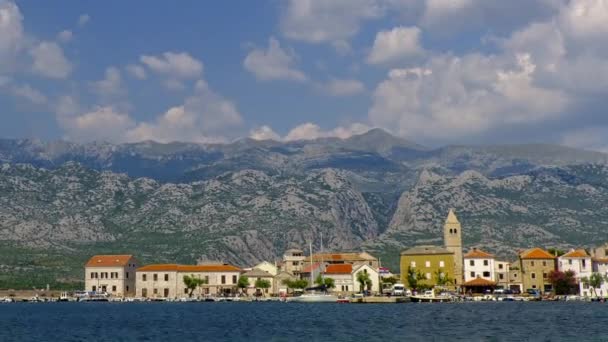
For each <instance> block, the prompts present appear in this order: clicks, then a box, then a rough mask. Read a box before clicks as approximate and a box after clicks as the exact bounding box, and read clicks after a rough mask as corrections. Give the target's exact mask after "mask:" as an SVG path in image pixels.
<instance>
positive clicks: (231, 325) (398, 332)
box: [0, 302, 608, 342]
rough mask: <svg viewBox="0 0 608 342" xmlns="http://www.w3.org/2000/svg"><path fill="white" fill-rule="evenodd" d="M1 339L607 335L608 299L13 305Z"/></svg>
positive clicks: (4, 314) (3, 315)
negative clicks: (383, 302) (601, 300)
mask: <svg viewBox="0 0 608 342" xmlns="http://www.w3.org/2000/svg"><path fill="white" fill-rule="evenodd" d="M0 341H188V342H190V341H308V342H310V341H357V342H368V341H518V342H521V341H608V303H585V302H470V303H468V302H465V303H404V304H322V303H319V304H309V303H282V302H252V303H245V302H232V303H231V302H215V303H213V302H191V303H168V302H150V303H112V302H108V303H100V302H97V303H94V302H90V303H6V304H0Z"/></svg>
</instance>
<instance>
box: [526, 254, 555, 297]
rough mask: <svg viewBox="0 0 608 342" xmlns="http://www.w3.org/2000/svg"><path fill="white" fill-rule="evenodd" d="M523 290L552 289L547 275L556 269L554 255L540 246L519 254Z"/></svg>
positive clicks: (545, 290) (548, 290) (546, 290)
mask: <svg viewBox="0 0 608 342" xmlns="http://www.w3.org/2000/svg"><path fill="white" fill-rule="evenodd" d="M519 269H520V270H521V271H520V272H521V278H522V285H523V289H524V290H528V289H535V290H539V291H542V292H550V291H551V290H552V289H553V286H552V285H551V282H549V279H548V275H549V273H550V272H551V271H554V270H555V269H556V263H555V257H554V256H553V255H552V254H551V253H549V252H547V251H545V250H543V249H542V248H530V249H527V250H525V251H523V252H521V253H520V254H519Z"/></svg>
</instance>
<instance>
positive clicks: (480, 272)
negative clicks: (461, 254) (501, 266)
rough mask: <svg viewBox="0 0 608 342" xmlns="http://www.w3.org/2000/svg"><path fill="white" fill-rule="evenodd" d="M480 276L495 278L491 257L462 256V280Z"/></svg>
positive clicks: (493, 261) (493, 263)
mask: <svg viewBox="0 0 608 342" xmlns="http://www.w3.org/2000/svg"><path fill="white" fill-rule="evenodd" d="M476 278H482V279H486V280H491V281H497V280H496V265H495V260H494V258H493V257H485V258H478V257H466V256H465V258H464V281H465V282H467V281H471V280H473V279H476Z"/></svg>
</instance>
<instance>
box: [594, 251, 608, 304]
mask: <svg viewBox="0 0 608 342" xmlns="http://www.w3.org/2000/svg"><path fill="white" fill-rule="evenodd" d="M592 261H593V272H595V273H599V274H601V275H603V276H604V277H608V258H596V259H593V260H592ZM595 292H596V294H597V295H598V296H600V297H606V296H608V282H606V281H604V283H603V284H602V286H601V287H600V288H599V289H595Z"/></svg>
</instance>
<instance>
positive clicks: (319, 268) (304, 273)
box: [300, 262, 325, 286]
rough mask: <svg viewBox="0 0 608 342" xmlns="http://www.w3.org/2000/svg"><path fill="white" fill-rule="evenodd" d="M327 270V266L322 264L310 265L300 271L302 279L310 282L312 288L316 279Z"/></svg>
mask: <svg viewBox="0 0 608 342" xmlns="http://www.w3.org/2000/svg"><path fill="white" fill-rule="evenodd" d="M324 269H325V265H324V264H321V263H320V262H317V263H314V264H312V265H311V264H308V265H306V266H304V267H303V268H302V270H301V271H300V279H306V280H309V281H310V283H311V284H310V286H313V285H314V281H315V279H317V277H318V276H319V274H321V272H323V270H324Z"/></svg>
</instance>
